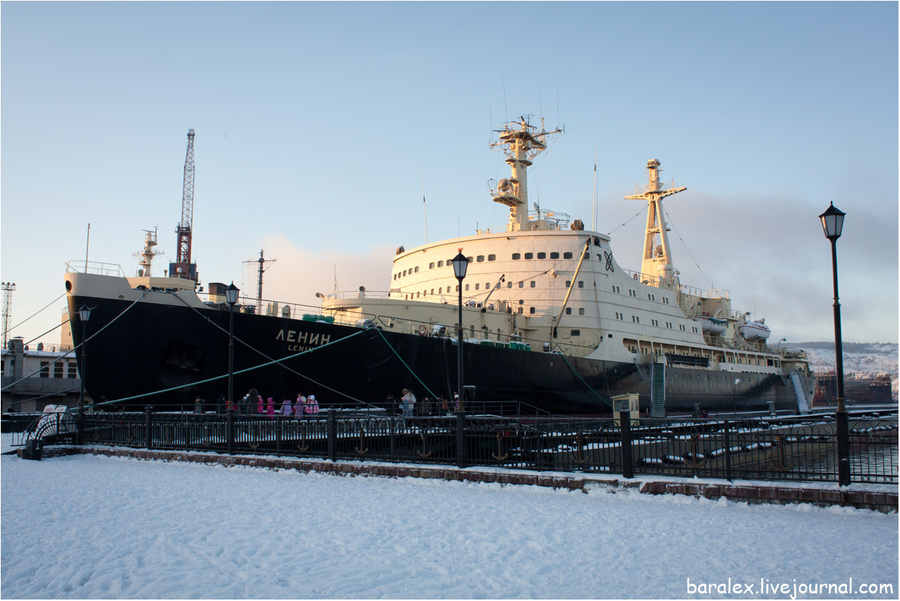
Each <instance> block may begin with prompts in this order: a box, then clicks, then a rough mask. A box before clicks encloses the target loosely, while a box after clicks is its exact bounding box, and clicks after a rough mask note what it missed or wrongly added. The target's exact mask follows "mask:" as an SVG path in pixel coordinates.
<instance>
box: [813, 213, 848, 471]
mask: <svg viewBox="0 0 900 601" xmlns="http://www.w3.org/2000/svg"><path fill="white" fill-rule="evenodd" d="M844 215H846V213H844V212H843V211H841V210H840V209H838V208H836V207H835V206H834V203H831V205H830V206H829V207H828V209H826V211H825V212H824V213H822V214H821V215H819V220H820V221H821V222H822V229H823V230H824V232H825V237H826V238H828V240H830V241H831V271H832V279H833V280H834V353H835V364H834V372H835V374H834V375H835V378H836V379H837V402H838V407H837V415H836V416H835V417H836V422H837V437H838V481H839V483H840V485H841V486H846V485H849V484H850V448H849V432H848V424H847V410H846V407H845V406H844V350H843V344H842V342H841V303H840V302H839V301H838V268H837V240H838V238H840V237H841V230H843V228H844Z"/></svg>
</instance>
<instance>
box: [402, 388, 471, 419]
mask: <svg viewBox="0 0 900 601" xmlns="http://www.w3.org/2000/svg"><path fill="white" fill-rule="evenodd" d="M387 400H388V402H389V403H393V397H392V396H388V399H387ZM458 410H459V394H457V393H453V400H452V401H448V400H447V397H445V396H443V395H441V396H439V397H438V398H437V400H436V401H432V400H431V399H430V398H429V397H425V398H423V399H422V401H421V402H417V401H416V395H415V394H413V391H412V390H409V389H408V388H404V389H403V392H402V396H401V397H400V414H401V415H402V416H403V417H413V416H414V415H416V416H420V417H427V416H432V415H453V414H454V413H456V412H457V411H458Z"/></svg>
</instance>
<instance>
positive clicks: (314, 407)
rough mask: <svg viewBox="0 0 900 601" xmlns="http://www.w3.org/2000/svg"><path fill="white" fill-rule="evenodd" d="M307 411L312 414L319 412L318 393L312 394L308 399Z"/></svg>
mask: <svg viewBox="0 0 900 601" xmlns="http://www.w3.org/2000/svg"><path fill="white" fill-rule="evenodd" d="M306 412H307V413H308V414H310V415H315V414H317V413H318V412H319V401H317V400H316V395H314V394H311V395H309V397H308V398H307V399H306Z"/></svg>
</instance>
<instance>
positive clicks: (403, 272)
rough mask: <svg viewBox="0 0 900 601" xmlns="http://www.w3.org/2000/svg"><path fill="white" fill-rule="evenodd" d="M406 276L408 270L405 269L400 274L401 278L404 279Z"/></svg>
mask: <svg viewBox="0 0 900 601" xmlns="http://www.w3.org/2000/svg"><path fill="white" fill-rule="evenodd" d="M405 275H406V270H405V269H404V270H403V271H402V272H400V277H403V276H405Z"/></svg>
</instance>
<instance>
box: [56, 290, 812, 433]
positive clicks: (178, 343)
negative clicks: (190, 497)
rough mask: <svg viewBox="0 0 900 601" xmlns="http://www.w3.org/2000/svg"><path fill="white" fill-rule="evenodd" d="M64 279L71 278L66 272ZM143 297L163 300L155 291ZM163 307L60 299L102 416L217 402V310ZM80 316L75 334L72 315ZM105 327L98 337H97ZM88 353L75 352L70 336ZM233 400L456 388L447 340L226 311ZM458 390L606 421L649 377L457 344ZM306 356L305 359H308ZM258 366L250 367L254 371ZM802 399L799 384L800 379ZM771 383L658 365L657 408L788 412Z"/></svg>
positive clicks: (378, 399)
mask: <svg viewBox="0 0 900 601" xmlns="http://www.w3.org/2000/svg"><path fill="white" fill-rule="evenodd" d="M70 275H71V276H76V275H77V274H70ZM149 294H154V295H163V294H167V293H164V292H150V293H149ZM168 296H169V297H170V298H172V302H163V303H160V302H147V301H138V302H136V303H134V302H133V301H130V300H117V299H111V298H102V297H89V296H81V295H70V296H69V300H68V302H69V315H70V316H71V318H72V333H73V337H74V339H75V343H76V345H78V351H79V364H80V365H84V367H85V387H86V389H87V391H88V393H89V395H90V397H91V398H92V399H93V400H94V403H95V404H97V405H98V406H100V407H103V408H106V409H117V408H119V407H122V406H127V407H130V408H134V407H143V406H154V407H165V406H182V407H184V406H191V405H193V403H194V401H195V399H196V398H197V397H200V398H202V399H204V400H205V402H206V403H208V404H209V405H211V404H212V403H214V402H215V400H216V399H217V398H218V397H219V395H223V394H227V374H228V341H229V336H228V327H229V311H228V310H223V309H221V308H194V307H188V306H186V305H185V304H184V303H181V302H180V301H178V299H174V294H171V293H170V294H168ZM85 305H86V306H89V307H91V309H92V311H91V315H90V319H89V321H88V323H87V324H86V327H84V325H83V324H82V323H81V322H80V319H79V317H78V308H79V307H82V306H85ZM110 322H113V323H112V324H111V325H110V326H109V327H107V328H105V329H104V327H105V326H106V325H107V324H110ZM83 331H84V332H86V334H87V337H88V340H89V341H88V343H87V344H86V345H84V346H81V345H82V342H83V340H82V338H83V334H82V332H83ZM234 336H235V339H236V342H235V346H234V391H235V397H236V398H240V397H241V396H243V395H244V394H245V393H246V392H247V391H248V390H249V389H250V388H256V389H257V390H259V392H260V394H261V395H262V396H263V397H264V398H267V397H273V398H274V399H275V400H276V402H277V403H278V404H280V402H281V401H282V400H284V399H293V398H296V396H297V395H298V394H304V395H309V394H315V395H316V398H317V399H318V400H319V403H320V405H321V406H323V407H327V406H328V405H331V404H341V405H347V404H352V403H356V402H359V403H360V406H367V405H376V406H383V405H385V399H386V398H387V396H388V395H393V397H394V398H399V396H400V393H401V390H402V389H403V388H409V389H411V390H413V391H414V392H415V393H416V395H417V396H418V398H419V399H422V398H423V397H425V396H435V397H436V396H440V395H443V396H446V397H447V398H452V397H451V395H452V393H453V392H454V391H455V389H456V382H457V347H456V345H455V341H452V340H450V339H448V338H437V337H434V338H433V337H431V336H424V335H410V334H402V333H397V332H392V331H391V330H390V329H389V328H387V329H381V330H376V329H374V328H369V329H364V328H360V327H356V326H349V325H339V324H329V323H324V322H314V321H304V320H299V319H291V318H285V317H273V316H266V315H256V314H246V313H240V312H237V311H235V313H234ZM463 349H464V375H465V384H467V385H472V386H475V390H476V401H477V402H478V403H481V402H494V401H520V402H522V403H527V404H528V405H532V406H534V407H537V408H539V409H542V410H545V411H548V412H550V413H555V414H571V415H584V414H609V413H611V407H610V399H611V398H612V397H613V396H616V395H619V394H625V393H638V394H639V395H640V406H641V409H642V410H647V409H649V408H650V405H651V397H650V384H649V369H648V368H643V367H639V366H638V365H637V364H636V363H626V362H611V361H598V360H593V359H587V358H577V357H564V356H562V355H560V354H558V353H546V352H540V351H533V350H530V351H529V350H518V349H510V348H497V347H490V346H483V345H478V344H473V343H465V344H464V346H463ZM310 351H311V352H310ZM260 366H261V367H260ZM803 380H804V387H805V388H809V389H811V387H812V386H813V384H812V379H811V378H806V377H804V378H803ZM789 385H790V384H789V381H788V380H787V378H786V377H785V376H782V375H779V374H772V373H769V374H765V373H750V372H741V371H728V372H725V371H718V370H708V369H695V368H688V367H684V368H681V367H677V366H668V367H666V393H665V409H666V411H667V412H668V413H684V412H691V411H693V410H694V409H695V406H696V405H697V404H699V405H700V407H702V408H703V409H705V410H707V411H711V412H715V411H740V412H742V411H764V410H767V409H769V408H770V407H771V405H770V403H774V408H775V409H776V410H790V411H796V410H797V402H796V400H795V398H794V395H793V392H792V390H791V389H790V388H789Z"/></svg>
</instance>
